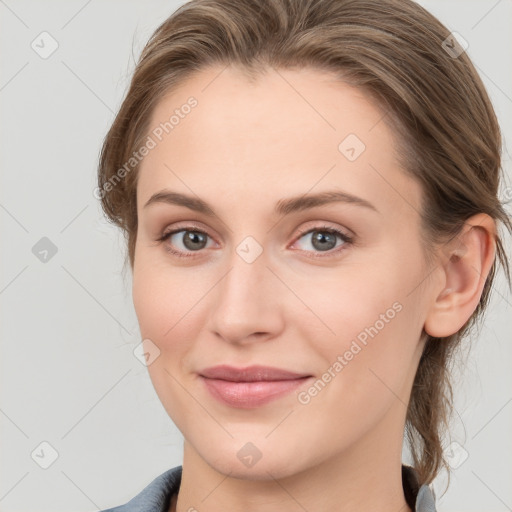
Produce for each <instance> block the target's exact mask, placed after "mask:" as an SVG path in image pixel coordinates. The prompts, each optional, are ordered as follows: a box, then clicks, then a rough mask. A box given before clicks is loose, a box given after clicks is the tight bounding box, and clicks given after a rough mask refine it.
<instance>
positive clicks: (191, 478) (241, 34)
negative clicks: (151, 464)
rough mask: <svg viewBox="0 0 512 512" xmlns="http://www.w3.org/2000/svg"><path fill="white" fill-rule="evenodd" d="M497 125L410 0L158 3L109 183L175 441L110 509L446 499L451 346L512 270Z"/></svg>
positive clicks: (457, 54)
mask: <svg viewBox="0 0 512 512" xmlns="http://www.w3.org/2000/svg"><path fill="white" fill-rule="evenodd" d="M500 141H501V138H500V130H499V126H498V123H497V120H496V116H495V114H494V111H493V108H492V105H491V103H490V101H489V98H488V96H487V93H486V91H485V89H484V87H483V85H482V82H481V81H480V79H479V77H478V75H477V73H476V71H475V69H474V67H473V66H472V64H471V62H470V60H469V58H468V56H467V55H466V53H465V52H464V45H463V42H460V41H459V40H458V39H457V38H456V37H455V35H453V34H450V32H449V31H448V29H446V28H445V27H444V26H443V25H442V24H441V23H440V22H439V21H438V20H437V19H435V18H434V17H433V16H432V15H430V14H429V13H428V12H426V11H425V10H424V9H423V8H421V7H420V6H418V5H417V4H415V3H413V2H411V1H408V0H384V1H382V0H265V1H260V2H252V1H250V0H193V1H191V2H188V3H187V4H185V5H183V6H182V7H180V8H179V9H178V10H177V11H176V12H175V13H174V14H173V15H172V16H171V17H170V18H169V19H168V20H166V21H165V22H164V23H163V24H162V25H161V26H160V27H159V28H158V29H157V30H156V32H155V33H154V34H153V36H152V37H151V39H150V41H149V42H148V44H147V45H146V47H145V49H144V51H143V53H142V56H141V58H140V61H139V63H138V65H137V68H136V70H135V73H134V76H133V79H132V83H131V87H130V89H129V91H128V93H127V96H126V98H125V100H124V102H123V104H122V106H121V108H120V111H119V113H118V115H117V117H116V119H115V120H114V123H113V125H112V127H111V129H110V131H109V133H108V135H107V137H106V139H105V142H104V146H103V149H102V153H101V158H100V165H99V171H98V176H99V187H98V197H100V198H101V202H102V206H103V208H104V210H105V212H106V214H107V215H108V217H109V218H110V219H111V220H112V221H113V222H115V223H116V224H117V225H118V226H119V227H120V228H122V229H123V231H124V233H125V235H126V239H127V246H128V257H129V261H130V266H131V269H132V271H133V300H134V305H135V310H136V313H137V317H138V321H139V326H140V330H141V335H142V338H143V339H144V350H145V357H146V361H147V366H148V370H149V373H150V377H151V380H152V382H153V385H154V387H155V390H156V392H157V394H158V396H159V398H160V400H161V401H162V404H163V405H164V407H165V409H166V411H167V412H168V414H169V416H170V417H171V419H172V420H173V422H174V423H175V424H176V425H177V427H178V428H179V429H180V431H181V432H182V433H183V436H184V457H183V464H182V466H178V467H176V468H172V469H170V470H169V471H167V472H166V473H164V474H162V475H160V476H159V477H158V478H156V479H155V480H154V481H153V482H152V483H151V484H150V485H149V486H148V487H147V488H146V489H144V490H143V491H142V492H140V493H139V494H138V495H137V496H135V497H134V498H133V500H131V501H130V502H129V503H128V504H126V505H124V506H120V507H117V508H114V509H109V510H110V511H113V510H116V511H119V512H121V511H123V512H128V511H135V510H147V511H150V510H151V511H166V512H167V511H171V512H184V511H194V510H198V511H208V512H216V511H221V510H222V511H226V510H231V511H237V510H240V511H242V510H243V511H259V512H262V511H263V512H264V511H273V510H277V509H279V510H309V511H312V510H343V511H344V512H347V511H348V512H350V511H356V510H357V511H360V510H371V509H374V510H377V509H378V510H380V511H382V512H392V511H393V512H394V511H398V510H403V511H422V512H425V511H433V510H435V494H434V491H433V490H432V489H431V487H430V483H431V482H432V481H433V479H434V478H435V476H436V475H437V474H438V473H439V471H440V469H441V468H443V467H444V468H446V469H447V470H449V466H448V464H447V463H446V460H445V458H444V457H443V445H442V433H443V428H444V427H445V426H447V423H448V418H449V413H450V411H451V405H452V402H451V400H452V399H451V388H450V382H449V373H448V367H449V363H450V361H451V356H452V354H453V352H454V350H455V349H456V348H457V347H458V345H459V343H460V341H461V340H462V339H463V338H464V336H465V335H467V334H468V333H469V331H470V328H471V327H472V326H473V325H474V323H475V322H476V320H477V319H478V318H480V317H481V315H482V313H483V312H484V310H485V307H486V305H487V303H488V298H489V295H490V289H491V286H492V283H493V279H494V275H495V271H496V265H497V263H498V261H499V262H500V263H501V264H502V265H503V266H504V268H505V270H506V272H507V278H508V280H509V283H510V273H509V266H508V261H507V259H506V254H505V252H504V247H503V243H502V241H501V238H500V236H499V233H498V229H497V228H498V223H499V222H501V223H503V224H504V225H505V227H506V228H507V229H508V230H510V231H512V222H511V219H510V218H509V217H508V216H507V214H506V212H505V210H504V209H503V207H502V204H501V203H500V201H499V199H498V197H497V192H498V188H499V183H500V171H501V167H500ZM404 434H406V436H405V437H406V439H407V441H408V443H409V445H410V450H411V454H412V458H413V465H412V466H409V465H405V464H402V462H401V454H402V445H403V441H404Z"/></svg>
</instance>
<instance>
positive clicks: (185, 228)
mask: <svg viewBox="0 0 512 512" xmlns="http://www.w3.org/2000/svg"><path fill="white" fill-rule="evenodd" d="M181 231H194V232H198V233H201V234H204V235H206V236H208V237H210V238H212V237H211V236H210V235H209V234H208V233H207V232H206V231H204V230H203V229H200V228H199V227H197V226H182V227H179V228H176V229H173V230H171V231H164V233H163V234H162V236H160V237H159V238H158V239H157V242H160V243H162V242H165V241H166V240H168V239H169V237H171V236H172V235H174V234H176V233H180V232H181ZM314 231H319V232H327V233H330V234H334V235H338V236H339V238H341V240H342V241H343V242H344V243H343V245H341V246H340V247H338V248H337V249H330V250H329V251H326V252H325V253H324V254H322V253H316V255H315V256H309V257H311V258H325V257H329V256H332V255H333V254H337V253H339V252H341V251H343V250H344V249H345V248H346V246H347V245H352V244H353V243H354V239H353V237H351V236H349V235H347V234H346V233H344V232H343V231H340V230H339V229H336V228H333V227H330V226H325V225H322V226H314V227H312V228H306V229H304V230H299V233H298V236H297V237H296V239H295V241H297V240H300V239H301V238H302V237H303V236H304V235H307V234H309V233H312V232H314ZM165 250H166V251H167V252H169V253H170V254H172V255H173V256H177V257H178V258H194V257H195V254H194V252H200V251H191V252H189V253H184V252H181V251H176V250H174V249H172V248H171V246H170V245H168V244H166V245H165ZM302 252H306V253H309V252H310V251H302Z"/></svg>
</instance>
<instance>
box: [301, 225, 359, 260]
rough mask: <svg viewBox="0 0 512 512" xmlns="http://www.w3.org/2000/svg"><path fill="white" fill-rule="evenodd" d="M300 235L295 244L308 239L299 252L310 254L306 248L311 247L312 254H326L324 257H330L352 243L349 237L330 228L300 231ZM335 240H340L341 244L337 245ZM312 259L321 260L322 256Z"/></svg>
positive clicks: (322, 227) (316, 227)
mask: <svg viewBox="0 0 512 512" xmlns="http://www.w3.org/2000/svg"><path fill="white" fill-rule="evenodd" d="M300 235H301V236H300V238H299V239H298V240H297V242H295V243H298V242H299V241H300V240H302V239H304V240H308V239H309V241H308V242H307V243H306V244H305V246H306V248H305V249H301V250H304V251H306V252H310V249H308V247H309V248H311V247H312V248H313V252H320V253H322V252H323V253H328V254H327V255H326V256H328V255H332V253H339V252H340V251H342V250H344V249H345V248H346V246H347V245H350V244H352V243H353V238H352V237H351V236H349V235H347V234H346V233H344V232H343V231H340V230H339V229H336V228H333V227H330V226H315V227H313V228H311V229H308V230H304V231H301V232H300ZM337 240H341V243H340V244H338V245H337ZM313 257H315V258H317V257H321V258H322V257H324V255H322V254H316V255H314V256H313Z"/></svg>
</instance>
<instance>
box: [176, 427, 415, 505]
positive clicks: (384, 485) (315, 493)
mask: <svg viewBox="0 0 512 512" xmlns="http://www.w3.org/2000/svg"><path fill="white" fill-rule="evenodd" d="M379 427H381V428H384V427H385V425H382V424H381V425H380V426H379ZM395 431H396V429H395ZM402 432H403V430H402ZM382 434H383V432H376V431H375V432H370V433H369V434H367V435H366V436H365V437H364V438H361V439H360V440H359V441H358V443H357V446H351V447H350V449H348V450H346V451H344V452H342V453H338V454H336V455H334V456H333V457H331V458H330V459H327V460H323V461H322V462H321V463H320V464H316V465H311V466H309V467H307V468H306V469H304V470H302V471H301V472H299V473H293V474H290V475H284V476H279V478H274V477H273V476H272V475H273V469H272V468H271V467H269V468H265V471H261V472H260V473H259V475H258V477H257V478H258V479H255V478H254V479H246V478H235V477H233V476H229V475H230V472H227V474H223V473H221V472H219V471H217V470H216V469H214V468H213V467H212V466H211V465H210V464H208V463H207V462H206V461H205V460H204V459H203V458H202V457H201V456H200V455H199V454H198V453H197V451H195V449H194V448H193V447H192V446H191V445H190V444H189V443H188V442H187V441H186V440H185V444H184V458H183V472H182V480H181V485H180V490H179V494H178V497H177V500H176V499H175V500H174V502H173V504H171V508H170V509H169V510H170V512H197V511H201V512H225V511H226V510H243V511H244V512H256V511H257V512H275V511H276V510H297V511H301V510H325V511H331V510H332V511H334V510H336V511H342V512H360V511H361V510H379V511H380V512H397V511H400V512H411V509H410V508H409V506H408V505H407V503H406V501H405V496H404V492H403V486H402V473H401V471H402V467H401V466H402V462H401V453H402V441H403V435H400V436H396V437H395V438H394V439H393V438H390V436H389V431H388V432H387V436H384V437H382ZM383 439H386V442H385V443H384V442H383V441H382V440H383ZM299 456H300V454H299Z"/></svg>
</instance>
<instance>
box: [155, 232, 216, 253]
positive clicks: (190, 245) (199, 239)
mask: <svg viewBox="0 0 512 512" xmlns="http://www.w3.org/2000/svg"><path fill="white" fill-rule="evenodd" d="M208 238H210V236H209V235H208V233H206V232H205V231H203V230H201V229H198V228H197V227H196V226H186V227H181V228H179V229H174V230H172V231H165V232H164V233H163V234H162V236H161V237H160V238H158V241H159V242H166V243H165V250H166V251H168V252H169V253H171V254H173V255H175V256H178V257H180V258H181V257H183V258H187V257H193V256H194V254H193V253H194V252H199V251H201V250H202V249H205V248H207V246H206V244H207V241H208ZM175 247H178V249H175Z"/></svg>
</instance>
